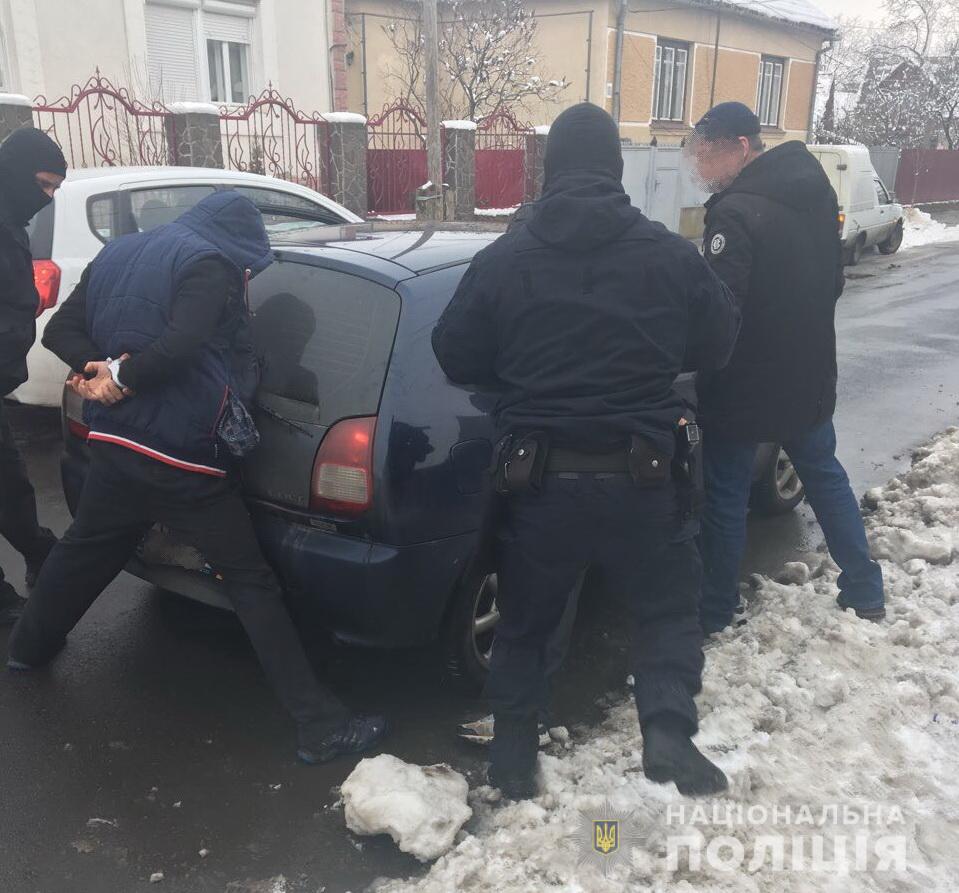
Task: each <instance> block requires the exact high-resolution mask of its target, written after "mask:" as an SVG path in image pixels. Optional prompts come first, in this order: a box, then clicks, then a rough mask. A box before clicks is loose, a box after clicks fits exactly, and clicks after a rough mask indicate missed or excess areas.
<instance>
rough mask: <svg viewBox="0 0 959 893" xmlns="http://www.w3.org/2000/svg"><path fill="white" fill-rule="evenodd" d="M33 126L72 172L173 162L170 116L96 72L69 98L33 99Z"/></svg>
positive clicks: (164, 107) (174, 159)
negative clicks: (54, 146)
mask: <svg viewBox="0 0 959 893" xmlns="http://www.w3.org/2000/svg"><path fill="white" fill-rule="evenodd" d="M33 115H34V123H35V124H36V126H37V128H38V129H39V130H42V131H43V132H44V133H46V134H47V135H48V136H49V137H50V138H51V139H52V140H53V141H54V142H56V143H57V144H58V145H59V146H60V148H61V149H62V150H63V154H64V155H65V156H66V159H67V164H68V165H69V166H70V167H72V168H81V167H115V166H117V165H141V164H142V165H161V164H175V163H176V157H175V152H176V148H175V147H176V134H175V133H174V132H173V115H172V113H171V112H170V110H169V109H168V108H167V107H166V106H164V105H163V104H162V103H160V102H153V103H150V104H149V105H147V104H144V103H142V102H140V101H139V100H138V99H134V98H133V97H131V96H130V94H129V92H128V91H127V90H126V89H125V88H123V87H114V86H113V84H112V83H110V81H108V80H107V79H106V78H105V77H102V76H101V75H100V71H99V69H98V70H97V72H96V74H94V76H93V77H92V78H90V80H88V81H87V82H86V83H85V84H83V85H80V84H77V85H75V86H74V87H73V89H72V90H71V91H70V95H69V96H63V97H61V98H60V99H57V100H55V101H54V102H49V101H48V100H47V98H46V97H45V96H38V97H37V98H36V100H35V102H34V106H33Z"/></svg>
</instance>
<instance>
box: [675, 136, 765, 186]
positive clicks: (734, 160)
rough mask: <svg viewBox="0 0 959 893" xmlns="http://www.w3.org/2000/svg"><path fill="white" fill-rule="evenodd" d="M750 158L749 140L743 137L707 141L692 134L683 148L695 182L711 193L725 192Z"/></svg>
mask: <svg viewBox="0 0 959 893" xmlns="http://www.w3.org/2000/svg"><path fill="white" fill-rule="evenodd" d="M750 155H751V150H750V147H749V140H748V139H747V138H746V137H744V136H741V137H739V138H737V139H728V140H713V141H710V140H706V139H703V138H702V137H699V136H697V135H695V134H694V135H693V136H692V137H691V138H690V139H689V142H688V143H687V145H686V156H687V158H688V159H689V160H690V162H691V163H692V167H693V171H694V173H695V176H696V179H697V180H698V181H699V183H700V185H702V187H703V188H704V189H705V190H706V191H707V192H712V193H716V192H722V191H723V190H724V189H728V188H729V187H730V186H731V185H732V183H733V180H735V179H736V177H738V176H739V175H740V174H741V173H742V170H743V168H744V167H745V166H746V165H747V164H748V163H749V160H750Z"/></svg>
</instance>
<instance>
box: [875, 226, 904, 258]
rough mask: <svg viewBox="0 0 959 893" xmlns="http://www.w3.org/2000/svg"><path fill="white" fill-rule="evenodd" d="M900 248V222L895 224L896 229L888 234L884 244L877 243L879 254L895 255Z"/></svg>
mask: <svg viewBox="0 0 959 893" xmlns="http://www.w3.org/2000/svg"><path fill="white" fill-rule="evenodd" d="M901 246H902V221H901V220H900V221H899V222H898V223H897V224H896V228H895V229H894V230H893V231H892V232H891V233H890V234H889V238H888V239H886V241H885V242H880V243H879V253H880V254H895V253H896V252H897V251H898V250H899V249H900V247H901Z"/></svg>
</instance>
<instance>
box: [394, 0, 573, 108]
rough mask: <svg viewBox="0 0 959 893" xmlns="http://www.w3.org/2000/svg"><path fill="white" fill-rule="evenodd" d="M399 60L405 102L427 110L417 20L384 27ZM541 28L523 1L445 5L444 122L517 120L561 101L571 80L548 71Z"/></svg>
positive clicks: (397, 86) (397, 78) (398, 84)
mask: <svg viewBox="0 0 959 893" xmlns="http://www.w3.org/2000/svg"><path fill="white" fill-rule="evenodd" d="M384 30H385V32H386V34H387V36H388V37H389V39H390V42H391V44H392V45H393V48H394V49H395V50H396V53H397V56H398V59H399V61H398V63H397V64H396V65H395V66H390V67H389V68H388V70H387V80H388V82H389V83H390V84H391V85H393V88H394V93H395V95H396V97H397V98H403V99H407V100H410V101H414V102H416V103H417V104H419V105H421V106H422V104H423V103H422V90H423V39H422V34H421V31H420V24H419V21H418V20H415V19H402V18H399V19H396V20H394V21H392V22H390V24H389V25H386V26H384ZM536 31H537V21H536V16H535V13H534V12H532V11H531V10H529V9H527V8H526V6H525V5H524V3H523V0H481V2H464V0H452V2H449V3H444V4H443V7H442V10H441V19H440V64H441V66H442V69H443V71H442V75H443V77H442V85H441V101H442V104H443V115H444V117H447V118H461V119H464V120H468V121H476V120H479V119H480V118H482V117H483V116H484V115H488V114H490V113H491V112H493V111H495V110H496V109H497V108H500V107H501V106H505V107H509V108H511V109H513V110H514V112H515V111H516V110H517V109H519V110H524V111H528V110H530V109H531V107H532V105H533V104H534V102H535V103H536V104H541V103H551V102H555V101H556V100H557V99H559V97H560V95H561V94H562V93H563V91H564V90H566V89H567V88H568V86H569V82H568V81H567V80H566V78H565V77H555V76H551V75H547V74H545V73H543V72H542V71H541V65H540V59H539V54H538V50H537V48H536Z"/></svg>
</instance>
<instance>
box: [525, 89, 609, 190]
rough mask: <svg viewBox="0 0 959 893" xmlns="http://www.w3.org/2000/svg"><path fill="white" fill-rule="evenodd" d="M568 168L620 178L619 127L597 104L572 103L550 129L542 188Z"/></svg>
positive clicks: (544, 160) (568, 169) (569, 169)
mask: <svg viewBox="0 0 959 893" xmlns="http://www.w3.org/2000/svg"><path fill="white" fill-rule="evenodd" d="M569 171H595V172H596V173H602V174H608V175H609V176H611V177H613V178H615V179H616V180H620V179H622V176H623V149H622V145H621V144H620V140H619V130H618V128H617V127H616V122H615V121H613V119H612V118H611V117H610V115H609V113H608V112H606V111H605V110H603V109H601V108H600V107H599V106H598V105H593V104H592V103H589V102H581V103H579V104H578V105H574V106H571V107H570V108H568V109H566V111H564V112H563V113H562V114H561V115H560V116H559V117H558V118H557V119H556V120H555V121H554V122H553V124H552V126H551V127H550V129H549V137H548V138H547V140H546V156H545V158H544V159H543V173H544V176H545V181H544V189H545V188H547V187H548V186H549V185H550V183H551V181H552V180H554V179H555V178H556V177H558V176H559V175H560V174H564V173H567V172H569Z"/></svg>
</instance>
